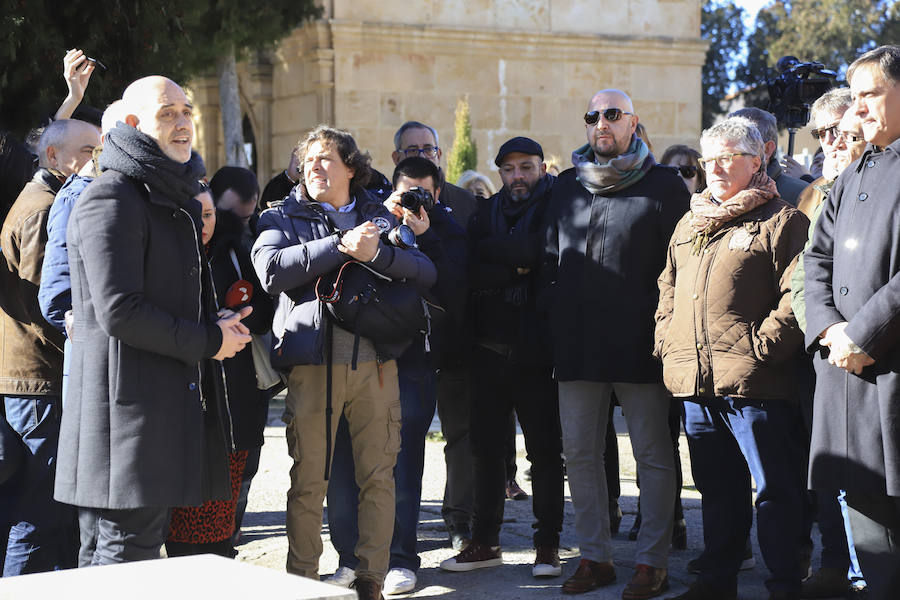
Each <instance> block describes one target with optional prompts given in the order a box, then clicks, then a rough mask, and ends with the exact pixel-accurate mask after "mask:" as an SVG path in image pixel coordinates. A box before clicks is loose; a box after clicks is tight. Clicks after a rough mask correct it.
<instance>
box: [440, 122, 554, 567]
mask: <svg viewBox="0 0 900 600" xmlns="http://www.w3.org/2000/svg"><path fill="white" fill-rule="evenodd" d="M494 162H495V163H496V165H497V166H498V167H499V168H500V179H501V180H502V181H503V187H502V188H501V189H500V191H499V192H498V193H497V194H495V195H494V196H492V197H491V198H490V199H489V200H487V201H485V202H483V203H481V205H480V206H479V207H478V209H477V211H476V212H475V214H474V215H473V217H472V219H471V221H470V222H469V259H470V262H469V284H470V289H471V290H472V299H471V303H470V307H471V311H472V317H473V326H474V337H475V347H474V349H473V351H472V352H473V355H472V361H471V365H472V368H471V386H472V417H471V421H470V429H469V438H470V440H471V445H472V452H473V455H474V459H475V511H474V512H475V514H474V528H473V532H472V534H473V535H472V542H471V544H469V545H468V547H466V548H465V549H464V550H463V551H462V552H461V553H460V554H458V555H457V556H455V557H453V558H450V559H447V560H445V561H444V562H443V563H441V568H442V569H445V570H448V571H471V570H474V569H479V568H483V567H492V566H498V565H501V564H502V563H503V558H502V553H501V550H500V524H501V523H502V522H503V501H504V498H505V491H506V488H505V483H504V482H505V481H506V477H505V466H504V455H505V449H504V439H505V435H504V432H505V431H506V427H508V423H509V419H510V416H511V414H512V411H513V410H515V411H516V415H517V416H518V418H519V423H521V425H522V430H523V432H524V434H525V446H526V448H527V449H528V457H529V459H530V460H531V463H532V466H531V474H532V483H533V491H534V516H535V518H536V519H537V523H536V524H535V525H534V529H535V534H534V546H535V549H536V559H535V563H534V568H533V570H532V574H533V575H534V576H535V577H556V576H558V575H560V573H561V569H560V565H559V552H558V548H559V533H560V531H561V530H562V520H563V471H562V459H561V457H560V452H561V451H562V448H561V442H560V430H559V410H558V403H557V393H556V383H555V382H554V381H553V373H552V360H551V357H550V355H549V352H548V348H549V338H548V335H547V333H548V332H547V330H546V327H545V323H546V319H545V318H542V317H539V316H538V308H537V295H538V294H537V292H538V277H537V271H538V266H539V265H540V257H541V250H542V247H543V243H544V238H545V235H546V229H547V226H546V217H545V216H546V214H547V207H548V205H549V200H550V190H551V189H552V188H553V184H554V182H555V181H556V179H555V178H554V177H553V176H552V175H550V174H548V173H547V167H546V165H545V164H544V152H543V150H542V149H541V146H540V144H538V143H537V142H535V141H534V140H531V139H528V138H525V137H516V138H512V139H511V140H509V141H507V142H506V143H504V144H503V145H502V146H501V147H500V151H499V152H498V153H497V158H496V160H495V161H494Z"/></svg>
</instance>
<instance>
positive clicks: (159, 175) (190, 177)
mask: <svg viewBox="0 0 900 600" xmlns="http://www.w3.org/2000/svg"><path fill="white" fill-rule="evenodd" d="M99 164H100V168H101V169H102V170H104V171H105V170H107V169H112V170H113V171H118V172H119V173H122V174H123V175H127V176H129V177H134V178H135V179H137V180H138V181H142V182H144V183H146V184H147V185H149V186H150V187H151V188H153V189H154V190H155V191H157V192H158V193H160V194H162V195H163V196H165V197H166V198H169V199H170V200H172V201H173V202H176V203H177V204H179V205H181V204H184V203H185V202H186V201H187V200H188V199H189V198H193V197H194V196H196V195H197V193H198V192H199V191H200V184H199V180H200V178H201V177H203V176H204V175H205V174H206V167H205V166H204V164H203V159H202V158H200V155H199V154H197V153H196V152H193V151H192V152H191V158H190V160H188V161H187V162H186V163H179V162H177V161H174V160H172V159H171V158H169V157H168V156H166V155H165V154H163V152H162V150H160V148H159V144H157V143H156V140H154V139H153V138H152V137H150V136H149V135H147V134H145V133H141V132H140V131H138V130H137V129H135V128H134V127H132V126H130V125H126V124H125V123H118V124H117V125H116V127H115V128H114V129H113V130H111V131H110V132H109V133H107V134H106V139H105V140H104V142H103V152H102V153H101V154H100V160H99Z"/></svg>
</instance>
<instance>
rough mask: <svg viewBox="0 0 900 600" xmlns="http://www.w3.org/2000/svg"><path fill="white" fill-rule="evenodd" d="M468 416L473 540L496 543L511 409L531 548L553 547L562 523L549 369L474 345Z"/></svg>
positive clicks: (560, 473)
mask: <svg viewBox="0 0 900 600" xmlns="http://www.w3.org/2000/svg"><path fill="white" fill-rule="evenodd" d="M471 364H472V377H471V385H472V388H471V390H472V392H471V396H472V418H471V422H470V427H469V436H470V439H471V443H472V452H473V454H474V458H475V515H474V517H475V518H474V531H473V538H474V539H475V540H476V541H478V542H480V543H482V544H487V545H490V546H498V545H499V544H500V525H501V523H502V522H503V502H504V499H505V496H506V477H505V475H506V466H505V453H506V444H505V440H506V428H507V427H509V415H510V413H511V412H512V411H513V410H515V411H516V415H517V416H518V418H519V424H520V425H521V426H522V432H523V433H524V434H525V449H526V451H527V452H528V460H529V461H530V462H531V481H532V489H533V491H534V494H533V510H534V516H535V518H536V519H537V522H536V523H535V524H534V525H533V527H534V528H535V529H536V531H535V534H534V544H535V546H552V547H558V546H559V533H560V531H562V521H563V470H562V456H561V453H562V441H561V433H560V427H559V396H558V393H557V388H556V382H555V381H553V377H552V369H551V367H541V366H534V365H517V364H513V363H511V362H510V361H509V360H508V359H507V358H506V357H504V356H501V355H500V354H498V353H496V352H493V351H491V350H487V349H485V348H480V347H478V348H476V349H475V350H474V352H473V356H472V363H471Z"/></svg>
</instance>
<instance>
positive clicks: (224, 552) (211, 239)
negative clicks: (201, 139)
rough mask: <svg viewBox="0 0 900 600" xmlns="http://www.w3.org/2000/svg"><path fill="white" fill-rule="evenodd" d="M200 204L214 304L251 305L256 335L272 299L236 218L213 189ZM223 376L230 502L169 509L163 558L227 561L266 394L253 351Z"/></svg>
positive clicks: (229, 364) (265, 323)
mask: <svg viewBox="0 0 900 600" xmlns="http://www.w3.org/2000/svg"><path fill="white" fill-rule="evenodd" d="M196 199H197V200H198V201H199V202H200V205H201V213H200V215H201V234H200V240H201V243H202V245H203V247H204V249H205V250H206V257H207V260H208V261H209V264H210V271H211V273H212V278H213V284H214V286H215V290H216V300H217V304H218V307H219V309H220V314H221V313H222V311H225V310H228V311H234V312H236V311H238V310H240V309H241V308H243V307H245V306H252V307H253V312H252V313H251V314H250V315H249V316H248V317H246V318H245V319H244V320H243V321H242V322H243V323H244V325H246V326H247V328H248V329H250V331H251V333H256V334H261V333H265V332H267V331H268V330H269V329H270V328H271V323H272V300H271V299H270V298H269V296H267V295H266V294H265V293H264V292H262V290H261V289H260V285H259V280H258V279H257V278H256V273H255V272H254V271H253V265H252V264H251V263H250V246H249V243H248V241H247V237H246V236H245V235H244V226H243V223H242V222H241V219H240V217H239V216H237V215H235V214H234V213H232V212H230V211H226V210H218V211H217V210H216V206H215V204H214V201H213V195H212V191H211V190H210V188H209V187H207V186H205V185H204V186H203V189H202V190H201V192H200V193H199V194H198V195H197V196H196ZM222 368H223V369H224V375H225V391H226V394H225V398H226V402H227V405H228V413H229V416H230V418H231V428H230V430H229V433H230V434H231V441H232V445H231V452H230V453H229V457H228V458H229V461H228V462H229V468H230V473H231V498H230V499H229V500H216V501H207V502H204V503H203V504H202V505H200V506H197V507H181V508H175V509H173V510H172V518H171V521H170V524H169V536H168V538H167V539H166V553H167V554H168V556H170V557H171V556H185V555H189V554H218V555H221V556H226V557H232V556H234V555H235V554H236V552H235V550H234V546H233V541H234V539H235V538H234V531H235V526H236V525H235V524H236V522H237V519H236V518H235V513H236V510H237V506H238V502H239V497H240V492H241V488H242V481H243V475H244V472H245V470H246V466H247V461H248V459H249V458H250V456H251V454H252V453H253V451H254V450H255V451H256V453H255V459H256V460H257V461H258V460H259V456H258V451H259V447H260V446H262V442H263V436H262V431H263V428H264V427H265V420H266V416H267V412H268V395H267V394H268V392H266V391H264V390H260V389H258V387H257V380H256V370H255V367H254V363H253V349H252V347H251V345H250V344H247V345H246V346H245V347H244V349H243V350H241V351H240V352H238V353H237V354H235V355H234V356H233V357H232V358H226V359H225V360H223V361H222Z"/></svg>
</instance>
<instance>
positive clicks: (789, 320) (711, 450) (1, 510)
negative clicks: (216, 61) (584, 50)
mask: <svg viewBox="0 0 900 600" xmlns="http://www.w3.org/2000/svg"><path fill="white" fill-rule="evenodd" d="M64 69H65V75H66V80H67V82H68V83H69V88H70V94H69V96H68V97H67V98H66V100H65V101H64V102H63V105H62V106H61V107H60V109H59V111H58V112H57V113H56V115H55V116H54V118H53V119H52V120H51V122H50V123H49V124H47V125H46V126H45V127H43V128H42V130H41V132H40V134H39V136H35V143H34V148H33V152H34V154H36V155H37V156H36V159H33V158H32V155H31V154H30V153H29V152H30V151H29V149H28V148H27V147H26V146H24V145H22V144H20V143H17V142H15V140H13V139H12V138H11V137H10V136H7V135H4V136H3V140H2V142H3V147H2V153H3V160H2V165H0V166H2V171H3V173H2V184H0V188H2V189H0V191H2V194H3V198H4V202H5V204H4V207H3V212H2V214H0V217H2V220H3V226H2V230H0V250H2V255H0V280H2V281H0V309H2V311H0V397H2V399H3V409H4V410H3V413H2V414H3V416H4V418H3V419H0V527H2V530H3V531H4V532H5V533H7V534H8V542H7V544H5V545H2V547H0V563H2V564H3V575H4V576H13V575H19V574H25V573H35V572H41V571H50V570H56V569H65V568H72V567H76V566H77V567H89V566H93V565H106V564H115V563H121V562H126V561H136V560H145V559H152V558H158V557H159V556H160V555H161V550H162V548H163V546H164V547H165V553H166V555H167V556H169V557H173V556H184V555H190V554H198V553H214V554H219V555H222V556H226V557H234V556H235V555H236V551H235V546H236V544H237V543H238V542H239V539H240V532H241V523H242V519H243V515H244V511H245V509H246V505H247V498H248V493H249V490H250V486H251V481H252V479H253V477H254V475H255V473H256V471H257V468H258V465H259V458H260V447H261V446H262V443H263V429H264V427H265V424H266V419H267V414H268V406H269V400H270V399H271V398H272V397H273V395H274V394H275V393H277V392H279V391H281V390H286V400H285V411H284V416H283V420H284V422H285V424H286V437H287V445H288V451H289V453H290V456H291V458H292V461H293V463H292V467H291V469H290V488H289V490H288V493H287V511H286V529H287V538H288V546H289V548H288V555H287V565H286V568H287V571H288V572H290V573H293V574H297V575H301V576H304V577H309V578H314V579H318V578H319V577H320V575H319V559H320V555H321V553H322V537H321V535H320V529H321V523H322V515H323V503H324V502H325V500H326V496H327V504H328V521H329V526H330V533H331V541H332V543H333V544H334V546H335V548H336V549H337V551H338V554H339V567H338V569H337V571H336V572H335V573H334V574H333V575H331V576H330V577H328V579H327V580H328V581H330V582H331V583H334V584H336V585H343V586H352V587H353V588H354V589H355V590H356V592H357V594H358V596H359V598H361V599H379V598H382V597H383V596H382V594H387V595H392V594H399V593H405V592H409V591H412V590H413V589H415V586H416V583H417V582H416V573H417V571H418V569H419V566H420V558H419V555H418V552H417V525H418V520H419V505H420V501H421V495H422V476H423V468H424V452H425V438H426V435H427V432H428V428H429V426H430V424H431V421H432V418H433V416H434V413H435V410H436V411H437V412H438V414H439V416H440V422H441V426H442V429H443V434H444V437H445V439H446V445H445V449H444V452H445V459H446V460H445V462H446V471H447V484H446V489H445V494H444V498H443V507H442V515H443V518H444V521H445V524H446V530H447V537H448V543H449V544H450V545H451V546H452V547H453V549H454V550H455V551H456V552H457V554H456V555H455V556H453V557H452V558H448V559H447V560H445V561H443V562H442V563H441V565H440V568H441V569H443V570H445V571H451V572H468V571H472V570H475V569H482V568H489V567H500V566H501V565H502V564H503V552H502V549H501V547H500V532H501V528H502V523H503V512H504V500H505V499H506V498H510V497H522V495H524V494H525V493H524V492H523V491H522V490H521V489H520V488H519V487H518V485H517V484H515V478H516V474H515V466H514V458H513V460H511V459H510V457H511V456H512V457H514V455H515V422H516V419H517V420H518V423H519V424H520V425H521V429H522V432H523V433H524V440H525V446H526V450H527V456H528V459H529V461H530V463H531V468H530V477H531V479H532V490H533V512H534V517H535V523H534V537H533V542H534V548H535V560H534V566H533V569H532V574H533V576H534V577H537V578H553V577H559V576H562V574H563V568H562V565H561V563H560V559H559V543H560V533H561V531H562V528H563V509H564V499H565V496H564V479H565V478H566V477H567V478H568V484H569V490H570V492H571V501H572V505H573V507H574V511H575V519H574V529H575V534H576V537H577V540H578V547H579V551H580V555H581V556H580V560H579V562H578V564H577V566H576V567H575V568H574V569H572V570H571V572H569V573H568V574H567V577H566V578H565V580H564V581H563V583H562V586H561V592H562V593H566V594H581V593H585V592H589V591H591V590H594V589H596V588H599V587H602V586H606V585H609V584H612V583H613V582H614V581H615V579H616V570H615V568H614V566H613V559H614V558H615V557H614V556H613V547H612V544H611V539H612V535H613V534H614V533H615V532H617V531H618V529H619V524H620V522H621V519H622V512H621V510H620V508H619V506H618V468H617V460H618V459H617V455H616V448H615V432H614V430H612V419H611V415H612V410H613V406H615V405H618V406H621V408H622V412H623V414H624V417H625V421H626V423H627V427H628V433H629V439H630V442H631V445H632V448H633V451H634V457H635V460H636V462H637V472H638V478H639V487H640V495H639V514H638V519H637V520H636V522H635V524H634V526H633V527H632V530H631V531H630V532H629V536H630V537H631V538H632V539H635V540H636V546H635V555H634V564H635V567H634V572H633V574H632V576H631V578H630V580H629V581H628V583H627V585H626V586H625V588H624V591H623V594H622V597H623V598H625V599H626V600H635V599H644V598H653V597H657V596H661V595H663V594H664V593H665V592H666V591H667V590H668V589H669V579H668V555H669V548H670V546H672V545H674V546H675V547H681V548H683V547H684V545H685V539H686V537H685V528H686V524H685V521H684V515H683V512H682V506H681V498H680V493H681V486H682V475H681V462H680V459H679V449H678V440H679V434H680V431H681V428H682V426H683V428H684V431H685V433H686V437H687V441H688V447H689V451H690V457H691V470H692V474H693V479H694V482H695V484H696V487H697V489H698V491H699V492H700V494H701V495H702V520H703V541H704V550H703V552H702V554H701V555H700V556H698V557H697V558H695V559H694V560H692V561H690V563H689V564H688V570H689V571H691V572H692V573H696V574H697V576H698V577H697V579H696V581H695V582H694V583H692V585H691V586H690V587H689V588H688V589H687V590H686V591H684V592H682V593H680V594H678V595H677V596H674V598H675V599H676V600H728V599H736V598H737V592H738V589H737V588H738V578H737V575H738V572H739V571H740V570H741V569H742V568H745V567H747V566H748V565H749V564H752V562H753V560H754V558H753V554H752V551H751V550H750V543H749V535H750V528H751V525H752V522H753V514H754V508H755V509H756V520H757V532H758V539H759V546H760V550H761V552H762V558H763V560H764V562H765V566H766V568H767V569H768V575H767V579H766V586H767V588H768V591H769V597H770V598H771V599H775V600H780V599H793V598H829V597H834V596H841V595H855V597H861V596H862V595H863V594H867V597H869V598H872V599H877V600H885V599H894V598H897V597H900V551H898V546H897V543H896V539H897V536H900V500H898V498H900V471H898V468H900V424H898V423H900V420H898V413H900V399H898V397H897V394H898V386H900V383H898V378H900V344H898V342H900V316H898V315H900V288H898V286H900V283H898V282H900V259H898V257H900V254H898V252H900V250H898V248H900V234H898V232H900V224H898V223H897V220H898V219H900V210H898V203H900V192H898V190H900V186H898V185H897V179H898V177H900V175H898V174H900V169H898V170H897V171H893V170H892V169H893V168H896V167H898V164H900V157H898V152H900V46H882V47H880V48H877V49H874V50H871V51H869V52H867V53H865V54H863V55H862V56H860V57H859V58H858V59H857V60H856V61H855V62H854V63H853V64H852V65H850V68H849V70H848V71H847V82H848V85H849V88H835V89H832V90H830V91H828V92H826V93H825V94H824V95H823V96H822V97H820V98H819V99H818V100H816V102H815V103H814V104H813V105H812V107H811V120H812V122H813V124H814V129H813V136H814V137H815V138H816V139H817V140H818V141H819V143H820V145H821V156H822V160H821V163H813V165H812V166H813V168H814V172H812V173H804V172H801V171H802V168H801V167H800V165H799V164H797V163H796V161H793V160H792V159H791V158H790V157H779V153H778V152H777V133H778V127H777V123H776V120H775V117H774V116H772V115H771V114H770V113H768V112H766V111H763V110H761V109H757V108H745V109H741V110H738V111H736V112H734V113H732V114H730V115H728V116H727V117H726V118H724V119H723V120H721V121H720V122H718V123H717V124H715V125H713V126H712V127H710V128H709V129H706V130H705V131H703V132H702V135H701V136H700V144H699V145H700V148H699V151H698V150H696V149H693V148H691V147H688V146H684V145H676V146H672V147H670V148H668V149H666V150H665V151H664V152H663V154H662V158H661V161H660V162H657V160H656V158H655V157H654V154H653V151H652V146H651V142H650V139H649V135H648V129H649V130H652V127H653V124H652V123H644V122H639V116H638V114H637V112H636V110H635V107H634V104H633V103H632V101H631V99H630V98H629V96H628V95H627V94H626V93H625V92H623V91H621V90H617V89H604V90H601V91H599V92H597V93H596V94H594V95H593V96H592V97H591V98H590V99H589V101H588V104H587V111H586V113H585V114H584V116H583V120H584V127H585V133H586V143H585V144H584V145H582V146H581V147H579V148H577V149H575V150H573V152H572V155H571V163H572V166H571V167H569V168H566V167H565V165H563V164H561V163H562V161H561V160H559V159H557V158H555V157H549V156H547V157H545V155H544V151H543V148H542V147H541V145H540V143H539V142H538V141H536V140H533V139H530V138H528V137H522V136H519V137H513V138H511V139H509V140H507V141H505V142H504V143H503V144H502V145H501V146H500V147H499V150H498V152H497V155H496V158H495V160H494V163H495V165H496V167H497V169H498V174H499V177H500V180H501V182H502V186H501V187H500V189H499V190H497V191H495V189H494V187H493V184H492V182H491V180H490V178H488V177H486V176H484V175H482V174H479V173H477V172H467V173H465V174H464V176H463V178H462V179H460V181H459V182H458V184H459V185H454V184H453V183H451V182H448V181H447V180H446V178H445V176H444V172H443V171H442V169H441V168H440V164H441V158H442V149H441V147H440V145H439V137H438V132H437V131H436V130H435V129H434V128H433V127H431V126H429V125H427V124H425V123H422V122H418V121H409V122H407V123H404V124H403V125H402V126H401V127H400V128H399V129H398V130H397V132H396V134H395V136H394V140H393V142H394V143H393V146H394V151H393V153H392V155H391V159H392V161H393V164H394V171H393V173H392V174H391V176H390V178H388V177H386V176H385V175H383V174H381V173H379V172H377V171H376V170H375V169H373V168H372V166H371V157H370V156H369V154H368V153H367V152H365V151H364V150H363V149H360V148H359V147H358V145H357V143H356V141H355V140H354V138H353V136H352V135H351V134H350V133H349V132H347V131H343V130H340V129H337V128H334V127H332V126H330V125H320V126H318V127H316V128H315V129H313V130H312V131H310V132H309V133H308V134H307V135H306V136H305V137H304V138H302V139H301V140H300V141H299V143H298V145H297V147H296V148H295V149H294V151H293V152H292V154H291V157H290V161H289V164H288V167H287V168H286V169H285V170H284V171H283V172H282V173H280V174H279V175H277V176H276V177H274V178H273V179H272V180H271V181H269V182H268V184H267V185H266V186H265V188H264V190H263V191H262V193H260V188H259V184H258V182H257V179H256V176H255V175H254V174H253V173H252V172H251V171H249V170H248V169H245V168H241V167H231V166H226V167H223V168H221V169H220V170H218V171H217V172H216V173H215V174H213V175H212V176H211V177H210V178H208V179H207V173H206V169H205V166H204V163H203V159H202V157H200V156H199V155H198V154H197V153H196V152H195V151H194V150H192V143H193V137H194V124H193V107H192V105H191V103H190V100H189V99H188V97H187V95H186V94H185V92H184V90H183V89H182V88H181V87H180V86H179V85H178V84H176V83H175V82H173V81H171V80H170V79H167V78H165V77H162V76H150V77H144V78H141V79H138V80H137V81H135V82H133V83H132V84H131V85H129V86H128V87H127V88H126V89H125V90H124V91H123V93H122V97H121V99H118V100H116V101H115V102H113V103H112V104H110V105H109V106H108V107H107V108H106V110H105V111H104V112H103V113H102V115H100V114H92V113H91V112H90V111H83V110H82V109H79V110H82V112H81V113H76V112H75V110H76V107H77V106H78V104H79V102H80V100H81V98H82V97H83V95H84V90H85V88H86V86H87V85H88V82H89V79H90V74H91V72H92V70H93V65H92V64H91V63H90V62H89V61H88V60H87V58H86V56H85V55H84V54H83V53H82V52H81V51H78V50H72V51H69V52H68V53H67V54H66V57H65V59H64ZM817 165H819V166H820V168H821V172H819V171H817V170H816V166H817ZM891 165H894V167H892V166H891ZM788 173H793V174H795V175H800V176H802V177H803V178H802V179H801V178H800V177H797V178H795V177H793V176H792V175H790V174H788ZM892 181H893V182H894V183H891V182H892ZM7 199H8V201H7ZM611 440H612V441H611ZM511 462H512V466H511V465H510V463H511ZM611 466H612V467H611ZM754 484H755V496H754V494H753V492H754ZM386 515H388V518H386V517H385V516H386ZM390 515H393V518H390ZM814 521H818V528H819V531H820V533H821V538H822V556H821V561H820V564H821V567H820V568H819V569H817V570H815V571H813V569H812V568H811V564H812V562H813V558H814V557H812V556H811V554H812V547H813V545H812V542H811V531H812V524H813V522H814Z"/></svg>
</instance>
